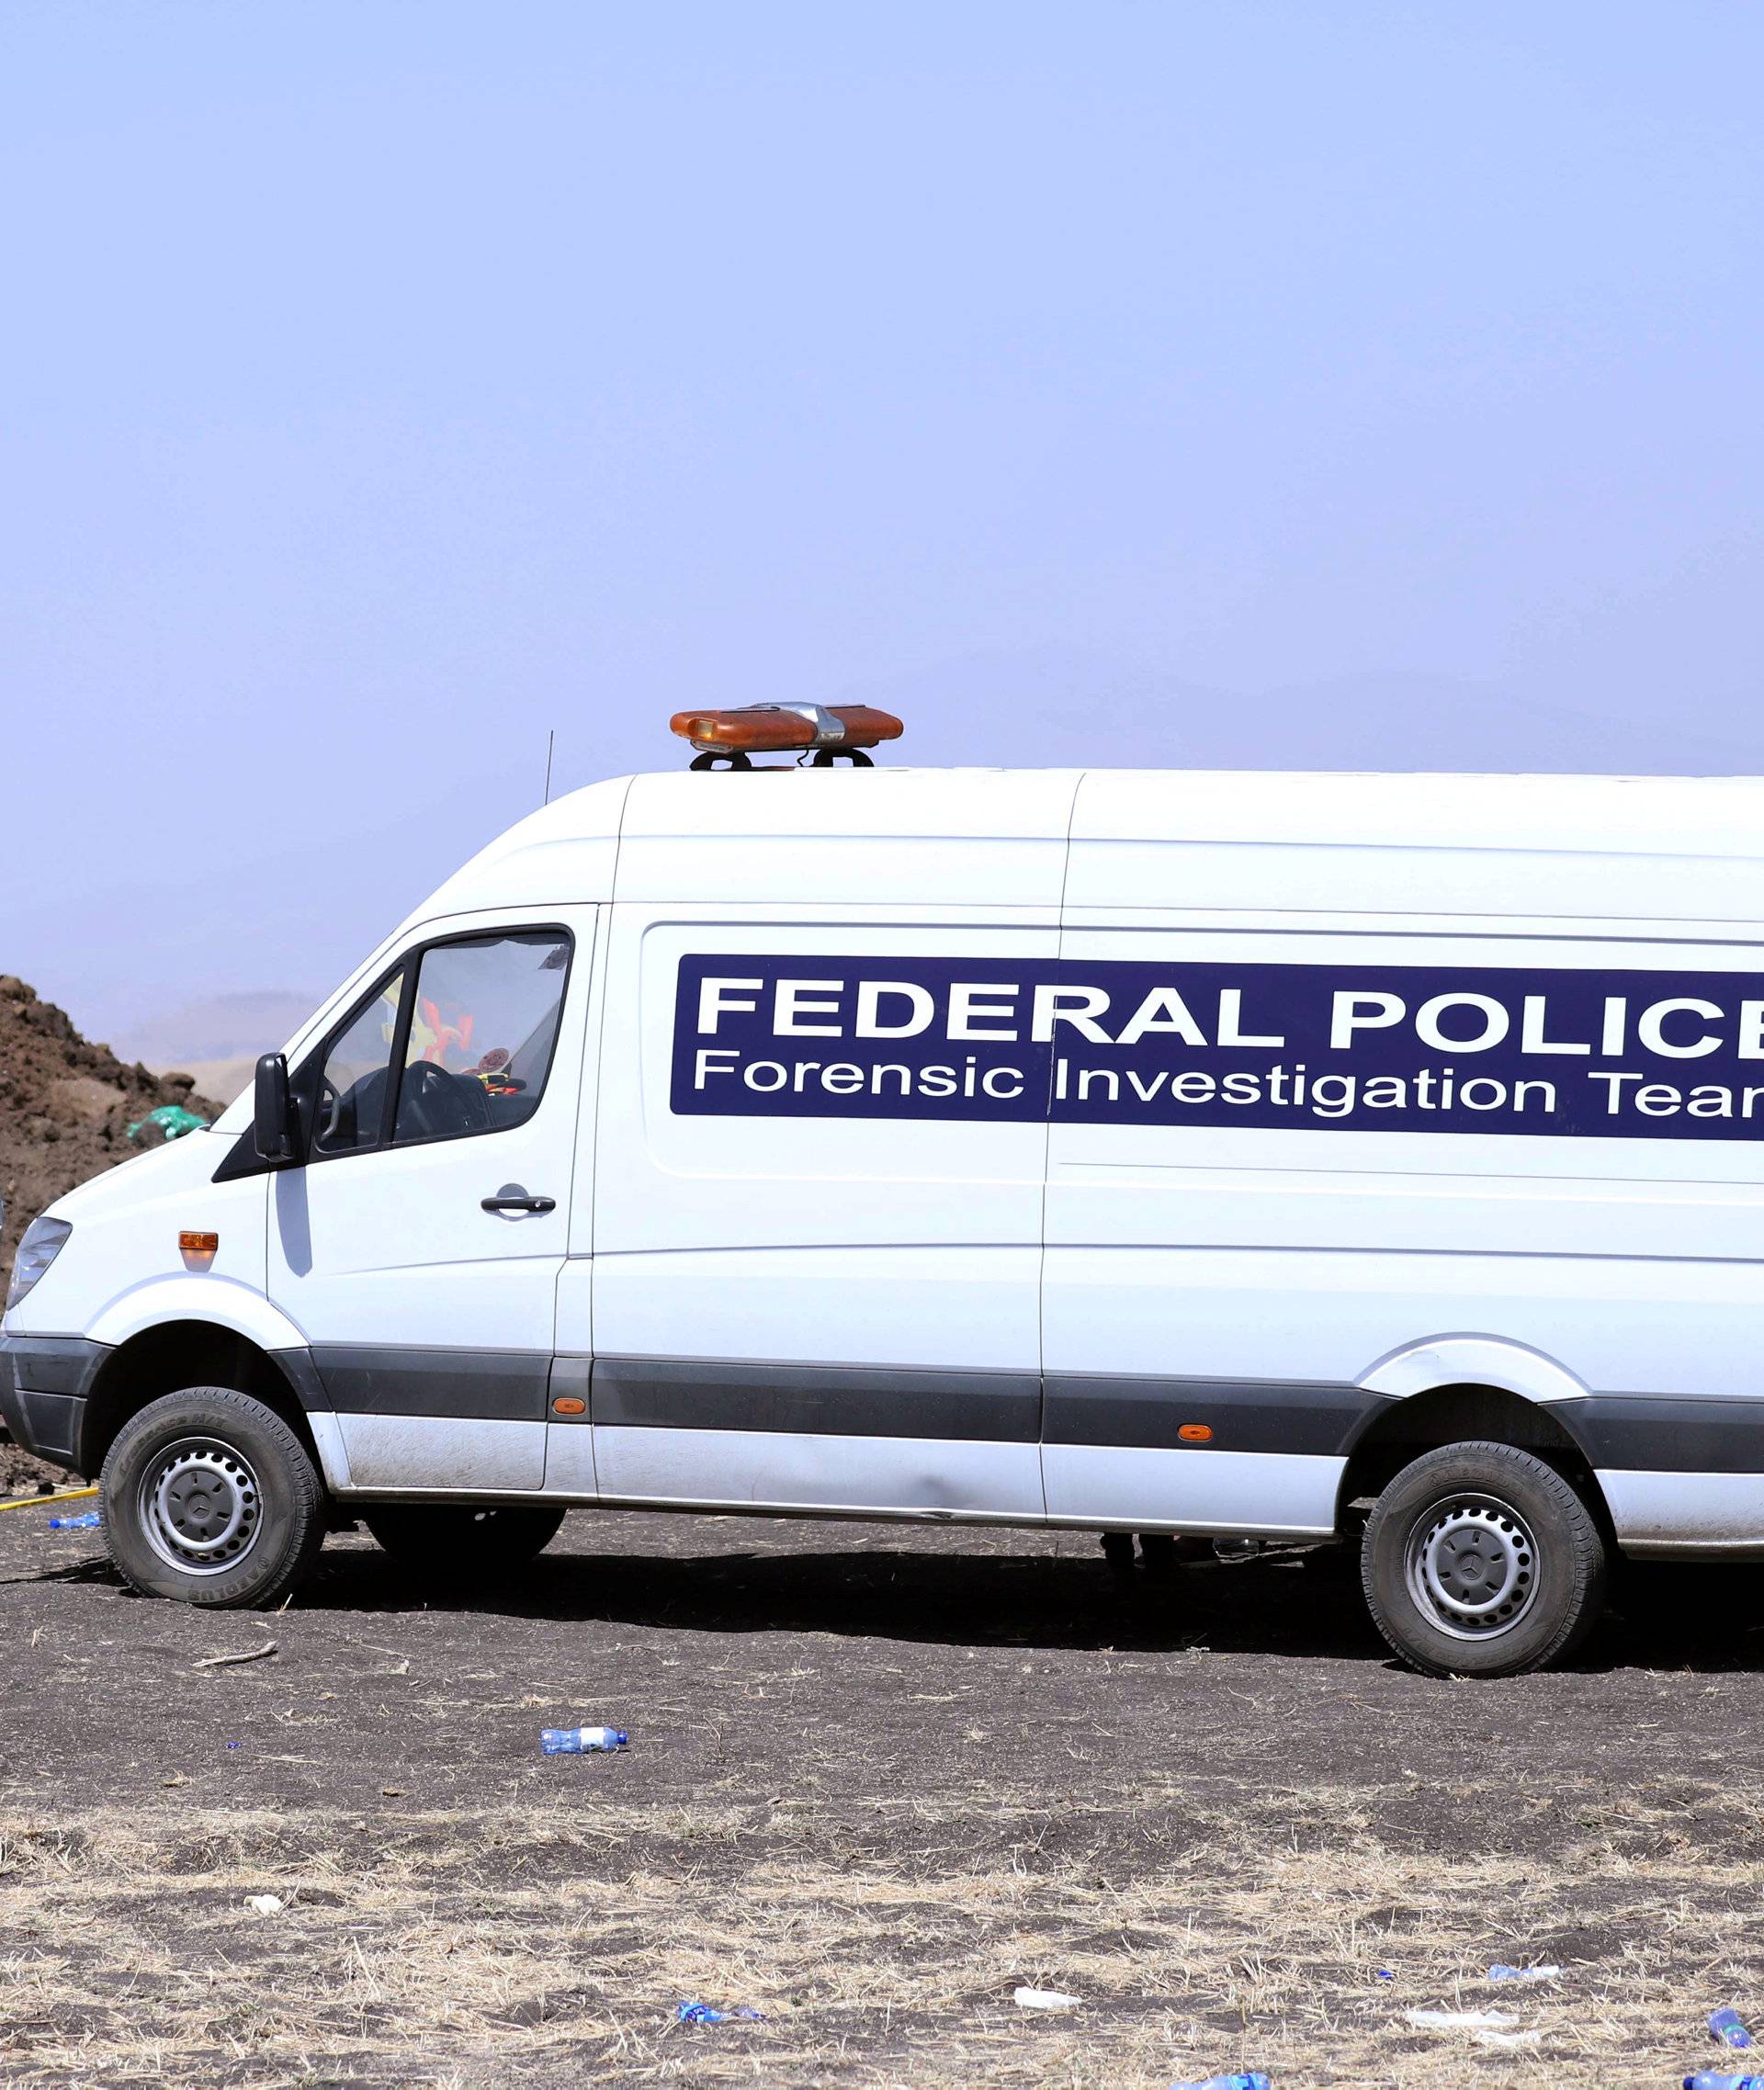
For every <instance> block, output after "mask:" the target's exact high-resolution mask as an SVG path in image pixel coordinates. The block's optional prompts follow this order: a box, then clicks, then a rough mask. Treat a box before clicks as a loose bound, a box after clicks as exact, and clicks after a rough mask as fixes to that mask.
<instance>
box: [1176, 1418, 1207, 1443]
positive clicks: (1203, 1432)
mask: <svg viewBox="0 0 1764 2090" xmlns="http://www.w3.org/2000/svg"><path fill="white" fill-rule="evenodd" d="M1176 1434H1177V1436H1178V1437H1180V1438H1181V1439H1182V1442H1183V1443H1184V1444H1210V1443H1211V1442H1212V1441H1213V1425H1212V1424H1211V1423H1210V1422H1185V1423H1183V1425H1182V1428H1181V1429H1179V1430H1178V1431H1177V1432H1176Z"/></svg>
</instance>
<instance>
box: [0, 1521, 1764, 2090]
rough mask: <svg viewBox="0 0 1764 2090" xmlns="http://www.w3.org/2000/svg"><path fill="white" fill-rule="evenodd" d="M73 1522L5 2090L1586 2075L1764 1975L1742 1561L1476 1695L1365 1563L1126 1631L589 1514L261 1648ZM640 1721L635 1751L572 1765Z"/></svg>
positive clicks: (1138, 2085) (855, 1563)
mask: <svg viewBox="0 0 1764 2090" xmlns="http://www.w3.org/2000/svg"><path fill="white" fill-rule="evenodd" d="M46 1522H47V1512H40V1511H38V1510H36V1509H30V1510H26V1511H22V1512H18V1513H16V1514H11V1515H7V1516H6V1517H0V1650H3V1651H4V1666H3V1667H0V2075H3V2076H4V2080H5V2081H6V2083H7V2084H13V2085H51V2084H52V2085H57V2086H73V2085H89V2086H96V2085H100V2084H101V2085H104V2086H106V2090H109V2086H111V2085H121V2084H129V2085H134V2084H179V2085H197V2084H200V2085H204V2086H220V2085H244V2084H250V2085H259V2084H374V2085H381V2086H393V2085H397V2086H400V2090H402V2086H405V2085H416V2084H423V2085H457V2086H459V2090H525V2086H527V2085H546V2086H549V2085H553V2084H555V2085H560V2086H562V2085H570V2086H571V2090H575V2086H579V2085H582V2084H590V2083H593V2084H607V2083H617V2084H650V2083H656V2084H667V2083H679V2084H765V2085H768V2086H771V2085H809V2084H861V2085H866V2086H889V2085H897V2084H899V2085H915V2086H917V2085H924V2084H933V2085H944V2084H947V2085H957V2084H960V2085H976V2084H1000V2085H1018V2084H1024V2085H1027V2084H1037V2085H1060V2086H1063V2090H1080V2086H1088V2085H1110V2086H1115V2085H1121V2086H1125V2090H1158V2086H1162V2085H1167V2084H1170V2083H1171V2082H1172V2081H1174V2080H1177V2079H1179V2078H1181V2077H1185V2076H1198V2075H1202V2074H1204V2073H1207V2072H1209V2071H1211V2070H1216V2069H1226V2068H1230V2067H1238V2066H1244V2067H1248V2066H1260V2067H1262V2068H1265V2069H1267V2070H1268V2071H1270V2073H1272V2076H1273V2079H1274V2083H1275V2085H1276V2090H1295V2086H1300V2085H1326V2084H1327V2085H1346V2084H1381V2085H1382V2084H1389V2085H1403V2086H1404V2090H1408V2086H1411V2085H1422V2086H1430V2090H1444V2086H1447V2085H1463V2084H1493V2085H1507V2084H1512V2085H1519V2084H1535V2083H1543V2082H1548V2083H1550V2084H1574V2085H1582V2086H1588V2090H1590V2086H1591V2085H1595V2084H1598V2085H1614V2084H1621V2085H1628V2084H1660V2085H1664V2084H1668V2083H1670V2082H1673V2081H1675V2080H1676V2079H1677V2078H1678V2077H1679V2076H1681V2075H1682V2074H1684V2073H1686V2072H1687V2071H1688V2070H1690V2069H1691V2068H1692V2067H1698V2066H1709V2065H1713V2062H1714V2060H1715V2058H1716V2056H1715V2050H1714V2049H1713V2047H1712V2046H1711V2044H1710V2043H1709V2041H1708V2039H1707V2037H1706V2035H1705V2034H1704V2033H1703V2031H1702V2019H1703V2017H1704V2016H1705V2014H1706V2013H1707V2012H1708V2011H1709V2010H1710V2009H1711V2008H1712V2007H1713V2006H1714V2005H1718V2004H1722V2003H1724V2002H1729V2001H1732V2002H1735V2003H1736V2004H1738V2005H1740V2007H1741V2008H1742V2009H1746V2008H1747V2007H1748V2006H1750V2005H1752V2004H1753V2003H1754V2002H1755V2001H1757V2000H1759V1999H1760V1988H1761V1987H1764V1930H1761V1929H1760V1926H1759V1922H1758V1915H1759V1910H1760V1904H1764V1700H1761V1699H1760V1693H1759V1689H1758V1677H1757V1674H1756V1669H1757V1664H1758V1655H1759V1651H1760V1648H1764V1633H1760V1632H1759V1631H1758V1630H1757V1627H1758V1622H1759V1621H1764V1601H1760V1599H1759V1593H1758V1583H1757V1581H1756V1578H1755V1577H1753V1576H1740V1575H1732V1574H1718V1573H1717V1572H1715V1571H1711V1570H1690V1571H1679V1573H1678V1574H1677V1575H1676V1576H1674V1575H1671V1574H1666V1573H1664V1572H1663V1573H1662V1574H1661V1575H1658V1576H1655V1577H1654V1578H1652V1582H1651V1585H1650V1586H1648V1587H1646V1588H1645V1591H1644V1595H1645V1597H1646V1599H1647V1606H1646V1609H1647V1610H1649V1611H1650V1612H1651V1613H1652V1615H1653V1617H1654V1620H1655V1622H1654V1623H1653V1624H1651V1625H1650V1624H1648V1623H1646V1622H1645V1619H1644V1616H1643V1611H1644V1606H1643V1605H1642V1603H1641V1602H1640V1600H1639V1599H1638V1600H1637V1601H1636V1603H1635V1606H1634V1608H1635V1610H1636V1614H1637V1615H1636V1618H1635V1619H1634V1621H1626V1620H1624V1619H1623V1618H1622V1617H1620V1616H1618V1617H1613V1618H1612V1619H1611V1621H1609V1622H1608V1623H1607V1624H1606V1625H1605V1626H1604V1627H1603V1628H1602V1629H1601V1631H1600V1633H1599V1635H1598V1637H1597V1638H1596V1640H1595V1641H1594V1642H1593V1643H1592V1644H1591V1645H1590V1646H1589V1650H1588V1652H1587V1654H1586V1655H1585V1656H1584V1657H1583V1659H1582V1661H1581V1662H1580V1664H1579V1666H1577V1668H1576V1669H1574V1670H1573V1671H1571V1672H1569V1673H1566V1674H1560V1675H1554V1676H1544V1677H1533V1678H1523V1679H1521V1680H1517V1681H1513V1682H1508V1683H1500V1684H1453V1683H1438V1682H1430V1681H1427V1680H1424V1679H1422V1678H1417V1677H1412V1676H1409V1675H1407V1674H1405V1673H1404V1672H1402V1671H1400V1670H1399V1669H1397V1668H1396V1667H1395V1666H1393V1665H1392V1664H1391V1663H1390V1661H1389V1660H1388V1659H1387V1657H1386V1655H1385V1652H1384V1650H1383V1647H1382V1644H1380V1643H1379V1642H1378V1641H1377V1640H1376V1639H1375V1637H1374V1634H1373V1632H1372V1631H1371V1629H1370V1627H1369V1625H1368V1624H1367V1623H1366V1621H1365V1618H1364V1614H1363V1611H1362V1610H1361V1608H1360V1604H1359V1601H1358V1598H1357V1594H1356V1592H1355V1589H1354V1587H1353V1585H1352V1582H1351V1579H1348V1578H1346V1577H1344V1576H1343V1575H1342V1573H1341V1572H1340V1570H1341V1566H1342V1565H1343V1563H1341V1562H1340V1559H1339V1558H1337V1559H1331V1558H1329V1557H1328V1556H1324V1557H1322V1558H1320V1559H1318V1558H1313V1559H1311V1560H1309V1561H1306V1559H1305V1558H1303V1557H1301V1556H1298V1555H1296V1554H1290V1553H1289V1554H1281V1555H1270V1556H1266V1557H1264V1558H1262V1559H1261V1560H1256V1561H1251V1562H1249V1563H1247V1564H1241V1565H1238V1564H1231V1565H1227V1564H1216V1565H1215V1564H1208V1565H1201V1566H1198V1567H1193V1568H1189V1569H1185V1570H1183V1571H1182V1574H1181V1576H1180V1578H1179V1580H1178V1582H1177V1584H1176V1586H1175V1587H1174V1589H1173V1590H1172V1591H1171V1592H1170V1593H1169V1594H1168V1595H1164V1594H1159V1595H1156V1596H1148V1597H1147V1598H1145V1599H1140V1600H1132V1599H1125V1600H1124V1599H1121V1598H1120V1597H1118V1596H1117V1594H1116V1593H1115V1592H1114V1589H1113V1588H1112V1586H1111V1584H1110V1581H1109V1578H1108V1576H1107V1575H1106V1573H1105V1571H1104V1569H1103V1566H1102V1565H1101V1563H1100V1561H1099V1559H1098V1558H1097V1555H1096V1553H1095V1548H1094V1541H1093V1540H1091V1539H1090V1538H1088V1537H1078V1536H1067V1537H1064V1538H1057V1537H1053V1536H1046V1535H1041V1534H1035V1533H1024V1532H1015V1531H1001V1532H996V1533H994V1532H977V1531H924V1530H920V1529H913V1528H905V1527H899V1526H882V1525H874V1524H872V1525H837V1524H819V1525H804V1524H797V1525H791V1524H766V1523H758V1522H747V1521H737V1520H733V1519H708V1520H707V1519H684V1518H680V1519H671V1518H664V1517H637V1516H623V1517H618V1516H612V1515H605V1516H595V1515H594V1514H592V1513H579V1514H577V1515H575V1516H573V1517H571V1519H570V1520H569V1522H568V1523H567V1524H566V1526H565V1528H564V1531H563V1532H562V1533H561V1534H560V1538H559V1539H558V1540H557V1542H555V1544H554V1547H553V1549H552V1550H551V1551H550V1552H549V1553H548V1554H546V1555H545V1556H544V1558H543V1559H542V1560H541V1561H540V1562H539V1563H538V1564H537V1566H536V1567H535V1569H534V1570H533V1571H532V1572H531V1573H530V1574H529V1575H527V1576H524V1577H522V1578H520V1579H519V1580H517V1581H515V1582H514V1583H512V1584H509V1585H507V1586H505V1587H502V1588H500V1589H498V1590H495V1591H484V1592H481V1593H480V1595H479V1597H478V1599H476V1600H471V1599H465V1600H461V1599H444V1598H441V1597H439V1596H438V1595H434V1594H433V1592H425V1590H424V1587H423V1586H422V1585H421V1584H420V1582H419V1581H418V1580H417V1579H415V1578H413V1576H411V1575H409V1574H408V1573H406V1572H403V1571H401V1570H399V1569H397V1568H396V1567H394V1566H393V1565H391V1564H390V1562H389V1561H388V1560H387V1559H386V1558H385V1557H384V1556H383V1555H381V1554H380V1553H379V1552H378V1551H377V1550H376V1549H375V1548H374V1547H373V1546H372V1545H371V1543H370V1542H368V1541H367V1540H366V1539H365V1538H354V1537H340V1538H335V1539H334V1540H333V1541H332V1542H331V1544H330V1546H329V1548H328V1549H327V1552H326V1554H325V1565H324V1569H323V1572H322V1577H321V1579H320V1581H319V1582H318V1583H317V1585H316V1586H315V1587H312V1588H311V1590H310V1591H309V1592H308V1593H307V1594H306V1595H305V1596H304V1597H303V1598H302V1599H300V1600H298V1601H297V1602H296V1603H295V1605H294V1606H293V1607H292V1608H291V1609H289V1610H287V1611H285V1612H282V1613H280V1614H277V1615H276V1616H273V1617H266V1618H258V1617H254V1616H246V1615H239V1614H227V1615H214V1614H202V1613H198V1612H196V1611H193V1610H186V1609H182V1608H180V1607H176V1606H174V1605H170V1604H163V1603H151V1602H146V1601H142V1600H141V1599H136V1598H134V1597H131V1596H130V1595H127V1594H125V1593H124V1592H123V1590H122V1589H121V1588H120V1587H119V1585H118V1583H117V1582H116V1580H115V1579H114V1578H113V1576H112V1575H111V1572H110V1570H109V1568H108V1566H107V1565H106V1563H105V1560H104V1557H103V1553H102V1551H101V1546H100V1542H99V1539H98V1534H96V1533H89V1532H74V1533H65V1534H57V1533H51V1532H50V1531H47V1529H46V1528H45V1527H46ZM431 1597H433V1600H429V1599H430V1598H431ZM1674 1611H1676V1612H1677V1613H1678V1614H1679V1621H1680V1622H1679V1624H1677V1625H1675V1626H1664V1625H1662V1624H1661V1623H1660V1622H1659V1617H1660V1614H1662V1613H1670V1612H1674ZM269 1643H273V1644H274V1646H275V1649H276V1652H275V1653H274V1654H273V1655H268V1656H266V1657H265V1658H263V1659H261V1660H256V1661H254V1662H251V1663H248V1664H243V1665H240V1666H231V1667H209V1668H202V1667H199V1666H198V1664H199V1663H201V1662H202V1661H204V1660H205V1659H206V1658H207V1657H209V1656H211V1655H217V1654H243V1653H249V1652H252V1651H254V1650H257V1649H260V1648H262V1647H264V1646H265V1645H266V1644H269ZM603 1721H605V1722H610V1723H617V1724H622V1725H625V1726H627V1727H628V1728H629V1730H630V1732H631V1747H630V1750H629V1752H628V1754H626V1755H623V1756H619V1757H581V1758H567V1757H541V1756H540V1754H539V1752H538V1730H539V1728H540V1727H541V1726H542V1725H546V1724H552V1723H556V1724H563V1723H571V1724H574V1723H586V1722H603ZM257 1893H272V1894H275V1895H277V1896H278V1897H280V1899H281V1900H282V1901H283V1902H284V1903H285V1904H287V1905H286V1908H285V1909H284V1911H283V1912H282V1913H280V1914H278V1915H254V1914H252V1913H251V1912H250V1911H249V1910H248V1909H247V1908H246V1907H245V1905H244V1904H245V1897H246V1896H247V1895H248V1894H257ZM1494 1960H1507V1961H1511V1962H1515V1963H1521V1962H1531V1961H1542V1960H1556V1961H1560V1962H1561V1963H1562V1964H1563V1966H1564V1968H1565V1970H1566V1971H1565V1972H1564V1974H1563V1976H1562V1978H1561V1979H1560V1980H1559V1981H1558V1982H1556V1983H1552V1984H1549V1985H1547V1986H1543V1987H1537V1988H1521V1989H1514V1988H1511V1987H1492V1986H1490V1985H1488V1984H1487V1982H1486V1979H1485V1978H1484V1977H1485V1976H1486V1971H1487V1967H1488V1965H1489V1963H1490V1962H1491V1961H1494ZM1380 1970H1388V1971H1389V1974H1390V1976H1391V1978H1389V1979H1384V1978H1381V1973H1380ZM1017 1983H1037V1984H1042V1985H1046V1986H1051V1987H1055V1988H1058V1989H1063V1990H1067V1991H1069V1992H1070V1993H1072V1994H1076V1995H1078V1996H1080V1997H1081V1998H1082V1999H1083V2003H1084V2007H1083V2008H1082V2010H1081V2011H1080V2012H1078V2013H1075V2014H1073V2015H1071V2016H1065V2017H1061V2016H1054V2017H1039V2016H1032V2015H1030V2014H1028V2013H1026V2012H1024V2011H1022V2010H1020V2009H1018V2008H1016V2007H1015V2006H1014V2005H1013V2004H1012V1989H1013V1987H1014V1986H1015V1985H1016V1984H1017ZM685 1998H703V1999H705V2000H707V2001H709V2002H712V2003H715V2004H719V2005H733V2004H740V2003H748V2004H752V2005H757V2006H758V2007H759V2008H760V2009H762V2010H763V2011H764V2012H765V2013H766V2021H765V2022H764V2023H763V2024H760V2025H734V2024H731V2025H726V2026H721V2027H715V2028H711V2027H689V2026H681V2025H678V2024H676V2023H675V2022H674V2006H675V2005H676V2004H677V2003H678V2002H680V2001H681V2000H683V1999H685ZM1415 2006H1421V2007H1440V2006H1443V2007H1447V2008H1458V2007H1465V2008H1476V2009H1490V2008H1492V2009H1501V2010H1505V2011H1508V2012H1510V2014H1511V2018H1512V2022H1511V2024H1510V2027H1509V2028H1507V2029H1508V2031H1510V2033H1512V2034H1517V2035H1521V2036H1522V2035H1524V2034H1526V2033H1533V2032H1534V2033H1535V2034H1536V2035H1537V2040H1536V2043H1535V2044H1534V2045H1532V2046H1530V2047H1524V2048H1519V2049H1512V2050H1509V2049H1501V2048H1488V2047H1486V2046H1483V2045H1480V2044H1478V2043H1476V2039H1475V2038H1474V2036H1473V2035H1472V2034H1470V2033H1467V2032H1444V2033H1442V2032H1437V2031H1424V2030H1419V2029H1416V2028H1412V2027H1410V2026H1409V2025H1408V2024H1407V2023H1406V2022H1405V2020H1404V2016H1403V2013H1404V2012H1405V2010H1407V2009H1408V2008H1410V2007H1415Z"/></svg>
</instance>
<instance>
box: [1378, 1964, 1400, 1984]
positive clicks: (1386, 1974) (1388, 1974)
mask: <svg viewBox="0 0 1764 2090" xmlns="http://www.w3.org/2000/svg"><path fill="white" fill-rule="evenodd" d="M1377 1978H1378V1979H1379V1980H1380V1981H1381V1982H1394V1981H1395V1980H1396V1979H1397V1976H1396V1974H1395V1973H1394V1972H1393V1971H1392V1970H1391V1969H1390V1968H1389V1967H1380V1968H1379V1970H1378V1976H1377Z"/></svg>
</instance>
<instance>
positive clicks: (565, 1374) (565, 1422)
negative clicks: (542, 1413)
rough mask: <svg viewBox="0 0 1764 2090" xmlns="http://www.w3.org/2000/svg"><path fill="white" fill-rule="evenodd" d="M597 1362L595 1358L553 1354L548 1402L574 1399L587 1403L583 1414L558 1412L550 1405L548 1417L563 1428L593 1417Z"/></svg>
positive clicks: (548, 1419)
mask: <svg viewBox="0 0 1764 2090" xmlns="http://www.w3.org/2000/svg"><path fill="white" fill-rule="evenodd" d="M593 1398H594V1359H593V1358H592V1357H554V1358H553V1359H552V1360H551V1387H550V1392H549V1395H548V1401H556V1400H563V1399H574V1400H579V1401H581V1402H582V1403H583V1404H584V1406H583V1408H582V1413H581V1414H580V1415H576V1416H569V1415H558V1414H556V1413H555V1412H553V1411H552V1410H551V1409H550V1408H549V1407H548V1409H547V1415H546V1419H547V1421H548V1422H551V1423H555V1424H556V1425H557V1426H558V1427H559V1428H560V1429H569V1428H571V1426H572V1425H574V1424H580V1423H583V1422H588V1421H592V1420H593V1417H594V1410H593V1407H592V1406H591V1405H589V1404H591V1403H592V1401H593Z"/></svg>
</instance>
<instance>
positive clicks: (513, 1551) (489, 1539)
mask: <svg viewBox="0 0 1764 2090" xmlns="http://www.w3.org/2000/svg"><path fill="white" fill-rule="evenodd" d="M563 1517H564V1513H563V1511H562V1510H561V1509H553V1508H539V1507H538V1506H537V1505H535V1504H529V1503H525V1502H509V1503H501V1502H494V1503H482V1502H376V1503H374V1504H373V1505H372V1506H371V1507H369V1508H364V1509H363V1510H362V1512H361V1520H362V1522H363V1523H364V1524H366V1525H367V1527H368V1530H369V1531H371V1532H372V1533H373V1534H374V1537H375V1538H376V1539H377V1540H378V1541H379V1544H380V1546H381V1548H382V1549H383V1550H384V1551H385V1552H387V1553H390V1554H391V1556H392V1558H393V1559H394V1560H397V1561H401V1562H402V1563H404V1564H405V1565H408V1566H411V1567H420V1568H422V1569H423V1570H424V1573H425V1574H428V1575H431V1576H440V1577H445V1578H446V1579H447V1580H448V1581H450V1582H463V1581H478V1580H481V1579H482V1578H483V1577H485V1576H496V1575H512V1574H513V1573H514V1572H515V1569H516V1568H519V1567H525V1566H526V1564H527V1562H528V1561H530V1560H532V1559H534V1558H535V1557H536V1555H537V1554H539V1553H543V1552H544V1551H545V1549H546V1547H547V1546H548V1545H549V1544H550V1543H551V1542H552V1540H553V1539H555V1538H556V1537H557V1535H558V1532H559V1531H560V1528H561V1527H562V1524H563Z"/></svg>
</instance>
